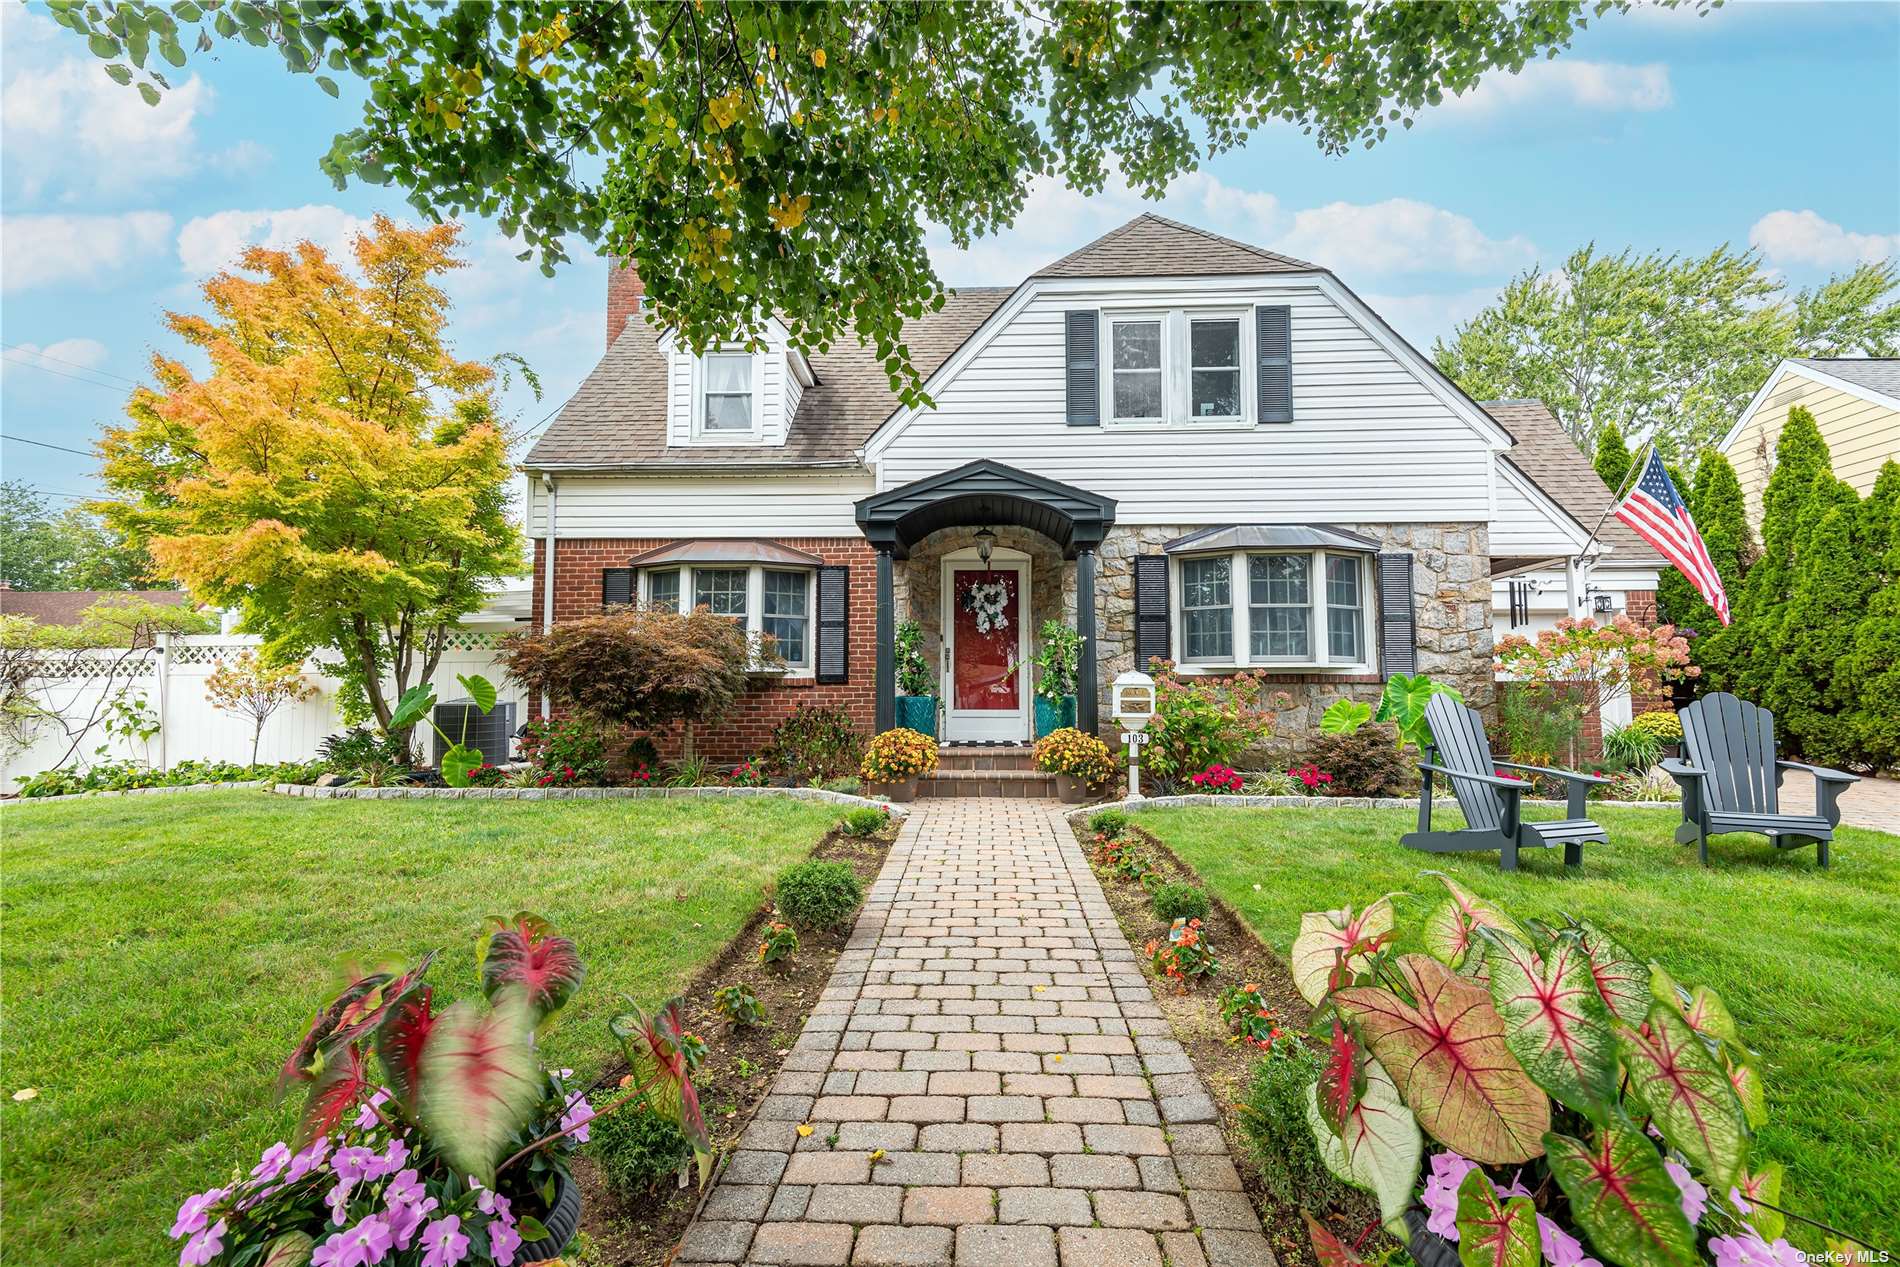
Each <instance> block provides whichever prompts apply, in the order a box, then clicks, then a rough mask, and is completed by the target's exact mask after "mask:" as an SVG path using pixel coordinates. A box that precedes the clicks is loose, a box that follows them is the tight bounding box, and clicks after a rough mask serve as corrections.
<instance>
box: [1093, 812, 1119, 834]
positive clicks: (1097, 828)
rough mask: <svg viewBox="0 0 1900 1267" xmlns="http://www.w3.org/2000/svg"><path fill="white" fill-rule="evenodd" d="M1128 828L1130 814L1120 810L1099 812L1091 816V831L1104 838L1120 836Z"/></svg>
mask: <svg viewBox="0 0 1900 1267" xmlns="http://www.w3.org/2000/svg"><path fill="white" fill-rule="evenodd" d="M1127 826H1128V812H1127V811H1126V810H1119V809H1103V810H1097V811H1095V812H1094V813H1093V814H1090V815H1089V830H1090V831H1092V832H1099V833H1101V834H1102V835H1104V836H1119V835H1121V834H1122V830H1123V829H1124V828H1126V827H1127Z"/></svg>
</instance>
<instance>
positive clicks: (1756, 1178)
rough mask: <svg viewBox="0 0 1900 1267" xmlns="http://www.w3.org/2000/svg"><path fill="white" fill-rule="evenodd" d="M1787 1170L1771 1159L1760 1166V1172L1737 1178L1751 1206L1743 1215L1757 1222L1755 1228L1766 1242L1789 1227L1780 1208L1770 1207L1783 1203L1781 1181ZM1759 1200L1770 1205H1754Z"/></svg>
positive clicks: (1743, 1198)
mask: <svg viewBox="0 0 1900 1267" xmlns="http://www.w3.org/2000/svg"><path fill="white" fill-rule="evenodd" d="M1785 1173H1786V1171H1785V1169H1784V1167H1783V1166H1782V1164H1781V1163H1780V1162H1778V1161H1771V1162H1769V1163H1768V1164H1767V1165H1766V1166H1763V1167H1762V1168H1761V1171H1760V1173H1758V1174H1753V1175H1751V1174H1747V1173H1744V1174H1743V1175H1742V1176H1741V1178H1739V1179H1737V1180H1736V1181H1735V1188H1736V1190H1737V1191H1738V1192H1739V1193H1740V1194H1741V1198H1742V1200H1743V1201H1744V1202H1746V1203H1747V1205H1748V1209H1746V1210H1744V1211H1743V1212H1742V1213H1743V1217H1745V1218H1746V1219H1747V1220H1748V1221H1749V1222H1750V1223H1752V1224H1754V1225H1755V1230H1756V1231H1757V1232H1760V1233H1761V1237H1762V1239H1763V1240H1765V1241H1772V1240H1774V1239H1775V1238H1776V1237H1778V1236H1780V1235H1781V1234H1782V1233H1783V1232H1785V1231H1787V1228H1788V1220H1787V1217H1786V1216H1785V1215H1783V1214H1782V1212H1781V1211H1780V1210H1776V1209H1771V1208H1769V1207H1770V1206H1778V1205H1780V1204H1781V1180H1782V1176H1783V1175H1784V1174H1785ZM1758 1201H1761V1202H1766V1203H1767V1204H1766V1205H1757V1204H1755V1203H1756V1202H1758Z"/></svg>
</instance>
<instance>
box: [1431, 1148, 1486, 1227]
mask: <svg viewBox="0 0 1900 1267" xmlns="http://www.w3.org/2000/svg"><path fill="white" fill-rule="evenodd" d="M1477 1168H1478V1163H1477V1162H1475V1161H1471V1160H1469V1159H1468V1158H1464V1157H1460V1156H1459V1155H1458V1154H1457V1153H1451V1152H1445V1153H1433V1154H1432V1174H1431V1178H1429V1179H1427V1180H1426V1181H1425V1188H1424V1191H1422V1192H1420V1193H1419V1197H1418V1199H1419V1203H1420V1204H1421V1205H1423V1206H1424V1207H1425V1210H1426V1213H1427V1216H1428V1217H1427V1218H1426V1220H1425V1226H1426V1227H1428V1228H1430V1229H1431V1230H1432V1231H1434V1232H1436V1233H1438V1234H1439V1235H1440V1236H1442V1237H1444V1238H1445V1239H1446V1240H1448V1241H1455V1240H1457V1239H1458V1185H1459V1184H1461V1183H1463V1182H1464V1181H1465V1176H1466V1175H1468V1174H1470V1173H1471V1172H1472V1171H1474V1170H1476V1169H1477Z"/></svg>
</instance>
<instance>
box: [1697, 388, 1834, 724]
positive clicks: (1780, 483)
mask: <svg viewBox="0 0 1900 1267" xmlns="http://www.w3.org/2000/svg"><path fill="white" fill-rule="evenodd" d="M1833 475H1834V470H1833V467H1832V465H1831V464H1830V463H1829V461H1828V454H1827V442H1826V441H1824V440H1822V439H1821V429H1820V428H1819V427H1818V426H1816V425H1815V421H1814V415H1813V414H1811V413H1809V412H1808V411H1807V410H1806V409H1803V408H1802V407H1801V406H1799V405H1796V406H1795V407H1794V408H1792V409H1790V410H1789V411H1788V421H1787V423H1786V425H1784V426H1783V427H1782V428H1781V438H1780V439H1779V440H1778V441H1777V442H1776V443H1775V470H1774V474H1773V475H1771V476H1769V477H1768V488H1767V490H1766V491H1765V492H1764V493H1763V494H1762V521H1761V539H1762V552H1761V558H1760V560H1758V561H1757V562H1756V564H1755V566H1754V567H1753V568H1751V569H1750V570H1749V573H1748V581H1747V584H1745V585H1744V586H1743V587H1742V595H1741V601H1740V602H1739V603H1737V602H1735V600H1734V597H1733V596H1732V595H1731V596H1730V605H1731V606H1732V607H1734V609H1735V625H1736V628H1734V629H1733V631H1732V633H1731V636H1730V637H1729V639H1728V640H1727V641H1728V642H1729V643H1730V646H1729V648H1728V649H1727V650H1726V652H1725V659H1726V660H1727V662H1728V664H1729V666H1730V671H1729V673H1728V674H1727V680H1725V681H1723V682H1721V683H1720V685H1721V686H1722V687H1723V688H1724V689H1726V690H1730V691H1733V692H1735V693H1736V694H1738V695H1743V696H1746V697H1748V698H1750V699H1753V700H1754V701H1756V702H1757V703H1764V704H1765V703H1767V696H1768V694H1769V692H1770V690H1771V687H1772V683H1773V678H1774V676H1775V663H1774V655H1773V652H1774V649H1775V647H1777V646H1778V645H1780V634H1781V625H1782V622H1783V620H1784V619H1785V618H1786V616H1787V608H1788V602H1789V597H1790V595H1792V594H1793V593H1794V587H1795V580H1796V576H1795V545H1796V538H1797V536H1798V535H1799V532H1800V530H1801V526H1802V524H1804V523H1805V522H1807V519H1808V516H1807V513H1806V509H1807V505H1808V503H1809V502H1810V501H1812V500H1813V498H1814V495H1815V489H1816V488H1817V487H1818V486H1819V484H1820V481H1821V480H1822V479H1823V478H1825V479H1827V480H1828V481H1829V483H1830V484H1831V483H1832V481H1833ZM1771 707H1772V705H1771Z"/></svg>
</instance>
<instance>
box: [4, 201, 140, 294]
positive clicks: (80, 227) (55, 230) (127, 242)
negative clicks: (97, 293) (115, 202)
mask: <svg viewBox="0 0 1900 1267" xmlns="http://www.w3.org/2000/svg"><path fill="white" fill-rule="evenodd" d="M171 227H172V218H171V217H170V216H168V215H166V214H165V213H164V212H162V211H132V212H127V213H126V214H124V215H116V216H66V215H40V216H4V217H0V289H4V290H5V291H6V292H7V293H9V294H10V293H12V292H14V291H21V290H30V289H32V288H33V287H36V286H47V285H52V284H55V283H59V284H67V285H70V284H75V283H90V282H99V281H104V280H109V279H110V280H115V281H118V280H122V279H123V274H124V273H125V272H126V271H127V270H128V269H130V268H132V267H133V266H134V265H135V264H136V263H137V262H138V261H139V260H140V259H141V258H142V257H147V256H150V255H153V254H155V253H157V252H160V251H163V250H164V247H165V238H166V235H167V234H169V233H170V232H171Z"/></svg>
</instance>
